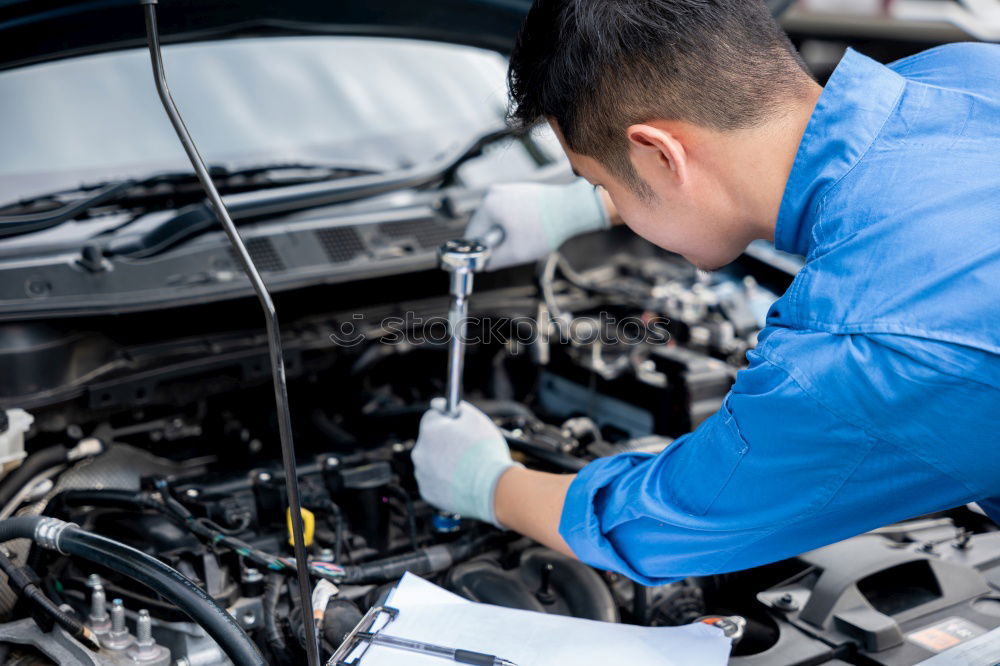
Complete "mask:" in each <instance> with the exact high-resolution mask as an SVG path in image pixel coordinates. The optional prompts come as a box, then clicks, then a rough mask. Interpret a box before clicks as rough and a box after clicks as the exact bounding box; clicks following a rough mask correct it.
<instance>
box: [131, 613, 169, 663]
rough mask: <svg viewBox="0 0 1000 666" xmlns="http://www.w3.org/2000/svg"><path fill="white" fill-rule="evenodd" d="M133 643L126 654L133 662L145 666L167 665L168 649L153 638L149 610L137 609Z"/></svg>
mask: <svg viewBox="0 0 1000 666" xmlns="http://www.w3.org/2000/svg"><path fill="white" fill-rule="evenodd" d="M135 633H136V641H135V645H133V646H132V647H130V648H129V649H128V656H129V657H130V658H131V659H132V662H133V663H137V664H147V666H168V664H169V663H170V650H168V649H167V648H166V647H165V646H163V645H157V644H156V639H155V638H153V622H152V620H151V619H150V618H149V611H148V610H146V609H145V608H143V609H142V610H140V611H139V619H138V620H136V623H135Z"/></svg>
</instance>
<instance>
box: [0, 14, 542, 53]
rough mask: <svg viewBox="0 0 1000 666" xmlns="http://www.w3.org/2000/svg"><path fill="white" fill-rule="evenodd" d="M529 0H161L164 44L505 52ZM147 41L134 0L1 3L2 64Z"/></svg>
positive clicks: (126, 46) (114, 48) (94, 50)
mask: <svg viewBox="0 0 1000 666" xmlns="http://www.w3.org/2000/svg"><path fill="white" fill-rule="evenodd" d="M530 6H531V0H419V1H414V0H365V1H364V2H348V1H346V0H280V1H277V2H276V1H275V0H163V2H161V3H159V11H158V15H159V16H158V19H159V24H160V32H161V39H162V41H163V42H164V43H177V42H189V41H199V40H207V39H220V38H226V37H236V36H240V37H245V36H264V35H280V34H302V33H312V34H353V35H379V36H388V37H393V36H395V37H409V38H417V39H433V40H435V41H443V42H455V43H461V44H470V45H473V46H480V47H485V48H490V49H494V50H497V51H500V52H506V51H508V50H509V49H510V48H511V46H512V44H513V41H514V37H515V35H516V34H517V30H518V27H519V26H520V23H521V20H522V19H523V17H524V15H525V13H526V12H527V10H528V8H529V7H530ZM144 44H145V24H144V23H143V14H142V5H141V4H140V2H139V0H8V1H6V2H0V69H11V68H14V67H19V66H22V65H27V64H31V63H36V62H43V61H47V60H56V59H59V58H66V57H70V56H76V55H83V54H89V53H97V52H101V51H112V50H117V49H124V48H134V47H137V46H142V45H144Z"/></svg>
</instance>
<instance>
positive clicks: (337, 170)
mask: <svg viewBox="0 0 1000 666" xmlns="http://www.w3.org/2000/svg"><path fill="white" fill-rule="evenodd" d="M209 173H210V174H211V176H212V178H213V180H217V181H219V185H218V187H219V188H220V189H222V190H228V191H231V192H247V191H255V190H260V189H266V188H276V187H287V186H289V185H295V184H302V183H317V182H326V181H330V180H338V179H344V178H354V177H358V176H367V175H373V174H377V173H379V170H377V169H372V168H369V167H364V166H359V165H354V164H350V165H348V164H344V165H341V164H336V163H334V164H323V163H309V162H276V163H273V164H255V165H252V166H247V167H239V168H230V167H226V166H221V165H214V166H211V167H209ZM283 174H284V176H283V177H282V175H283ZM185 186H186V187H187V189H189V190H190V191H189V192H187V194H189V195H191V196H196V197H197V198H198V199H202V198H203V197H204V194H203V192H202V190H201V187H200V186H199V185H198V179H197V178H196V177H195V175H194V174H192V173H189V172H172V171H168V172H164V173H157V174H153V175H151V176H146V177H143V178H141V179H140V178H130V179H123V180H115V181H109V182H106V183H100V184H97V185H85V186H82V187H80V188H77V189H75V190H60V191H58V192H50V193H47V194H42V195H38V196H35V197H31V198H29V199H22V200H20V201H18V202H15V203H12V204H8V205H6V206H3V207H0V210H3V209H10V208H14V207H21V208H25V207H31V206H34V205H37V204H40V203H45V202H53V203H54V204H56V205H54V206H52V207H49V208H47V209H46V210H42V211H38V212H34V213H15V214H7V215H0V238H6V237H9V236H20V235H23V234H29V233H34V232H36V231H44V230H46V229H51V228H52V227H56V226H59V225H60V224H62V223H64V222H68V221H70V220H73V219H76V218H78V217H80V216H82V215H84V214H86V213H87V212H88V211H90V210H92V209H94V208H97V207H98V206H103V205H105V204H112V203H114V204H119V205H124V204H127V203H135V204H136V207H138V208H145V209H146V210H153V209H155V208H156V206H155V205H154V206H142V205H141V203H142V202H145V203H147V204H148V203H149V202H151V201H154V200H156V199H162V200H165V201H171V200H172V199H173V198H175V197H177V196H181V195H183V194H185V191H184V190H185ZM77 194H78V195H82V196H78V197H77V198H74V199H70V200H68V201H61V200H62V199H64V198H65V197H71V196H73V195H77ZM160 207H162V204H160ZM213 219H214V218H213Z"/></svg>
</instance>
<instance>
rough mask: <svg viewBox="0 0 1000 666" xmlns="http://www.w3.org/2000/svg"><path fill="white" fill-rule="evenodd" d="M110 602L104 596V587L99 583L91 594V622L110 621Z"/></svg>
mask: <svg viewBox="0 0 1000 666" xmlns="http://www.w3.org/2000/svg"><path fill="white" fill-rule="evenodd" d="M107 603H108V600H107V597H106V596H105V595H104V586H103V585H101V583H100V581H98V583H97V585H94V586H93V588H92V589H91V592H90V621H91V622H102V621H106V620H107V619H108V606H107Z"/></svg>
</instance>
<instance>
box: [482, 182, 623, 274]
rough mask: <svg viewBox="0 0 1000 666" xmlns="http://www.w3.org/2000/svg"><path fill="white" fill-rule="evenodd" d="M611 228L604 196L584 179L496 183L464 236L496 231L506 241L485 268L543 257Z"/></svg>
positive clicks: (506, 265)
mask: <svg viewBox="0 0 1000 666" xmlns="http://www.w3.org/2000/svg"><path fill="white" fill-rule="evenodd" d="M610 225H611V222H610V220H609V219H608V211H607V209H606V208H605V206H604V201H603V200H602V199H601V195H600V193H599V192H598V191H597V190H596V189H594V187H593V186H592V185H591V184H590V183H588V182H587V181H585V180H583V179H580V180H579V181H577V182H575V183H573V184H571V185H540V184H538V183H512V184H505V185H494V186H493V187H491V188H490V190H489V192H487V194H486V196H485V197H484V198H483V201H482V203H480V204H479V208H477V209H476V212H475V213H474V214H473V216H472V219H471V220H469V226H468V227H467V228H466V230H465V236H466V238H479V239H484V238H487V234H488V233H489V232H490V231H491V230H492V229H493V228H494V227H500V229H501V230H502V231H503V235H504V238H503V241H502V242H501V243H500V244H499V245H496V246H494V247H493V254H492V256H491V257H490V260H489V263H487V264H486V268H487V270H496V269H500V268H507V267H508V266H515V265H517V264H524V263H527V262H530V261H535V260H537V259H541V258H542V257H544V256H545V255H547V254H548V253H549V252H552V251H553V250H556V249H558V248H559V246H560V245H562V244H563V243H564V242H565V241H566V240H567V239H569V238H570V237H572V236H576V235H578V234H582V233H586V232H588V231H596V230H597V229H606V228H608V227H609V226H610Z"/></svg>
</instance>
